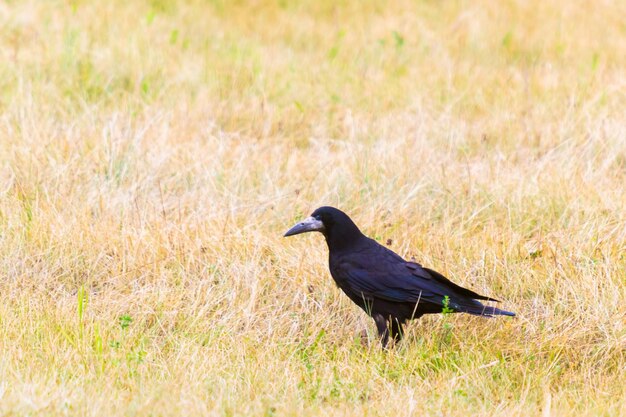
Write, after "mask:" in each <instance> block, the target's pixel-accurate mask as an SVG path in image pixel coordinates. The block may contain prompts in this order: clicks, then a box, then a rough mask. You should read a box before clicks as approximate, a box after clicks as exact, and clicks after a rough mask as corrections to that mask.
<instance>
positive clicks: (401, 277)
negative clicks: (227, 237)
mask: <svg viewBox="0 0 626 417" xmlns="http://www.w3.org/2000/svg"><path fill="white" fill-rule="evenodd" d="M305 232H320V233H322V234H323V235H324V237H325V238H326V243H327V244H328V255H329V268H330V274H331V275H332V277H333V279H334V280H335V282H336V283H337V286H339V288H341V289H342V290H343V292H344V293H346V295H347V296H348V297H350V299H351V300H352V301H353V302H354V303H355V304H356V305H358V306H359V307H361V308H362V309H363V310H364V311H365V312H366V313H367V314H368V315H370V316H371V317H372V318H373V319H374V321H375V323H376V328H377V329H378V335H379V337H380V340H381V343H382V345H383V348H386V347H387V344H388V342H389V339H390V338H391V339H393V340H394V341H396V342H397V341H399V340H400V339H401V338H402V334H403V329H402V325H403V324H405V323H406V321H407V320H412V319H417V318H419V317H421V316H422V315H424V314H435V313H441V312H442V311H443V309H444V307H447V308H448V309H450V310H452V311H453V312H462V313H468V314H473V315H477V316H485V317H492V316H496V315H505V316H515V313H511V312H509V311H504V310H500V309H499V308H496V307H489V306H485V305H484V304H482V303H481V302H480V301H478V300H485V301H496V302H497V301H498V300H495V299H493V298H490V297H486V296H484V295H480V294H477V293H475V292H474V291H471V290H468V289H466V288H463V287H460V286H458V285H456V284H455V283H453V282H452V281H450V280H449V279H448V278H446V277H444V276H443V275H441V274H440V273H438V272H436V271H433V270H432V269H428V268H424V267H423V266H421V265H420V264H418V263H415V262H409V261H405V260H404V259H402V257H400V256H399V255H398V254H396V253H395V252H393V251H391V250H390V249H387V248H386V247H384V246H382V245H380V244H379V243H378V242H376V241H375V240H373V239H370V238H368V237H367V236H365V235H364V234H363V233H361V231H360V230H359V228H358V227H357V226H356V225H355V224H354V222H353V221H352V220H351V219H350V217H348V215H347V214H345V213H344V212H342V211H341V210H339V209H336V208H334V207H320V208H318V209H317V210H315V211H314V212H313V214H311V217H308V218H307V219H305V220H303V221H302V222H300V223H298V224H296V225H295V226H294V227H292V228H291V229H289V230H288V231H287V233H285V236H293V235H297V234H300V233H305Z"/></svg>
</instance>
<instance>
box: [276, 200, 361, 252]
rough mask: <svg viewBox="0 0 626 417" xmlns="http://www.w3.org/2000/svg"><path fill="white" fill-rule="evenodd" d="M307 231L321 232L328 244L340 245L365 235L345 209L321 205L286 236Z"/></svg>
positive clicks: (288, 231)
mask: <svg viewBox="0 0 626 417" xmlns="http://www.w3.org/2000/svg"><path fill="white" fill-rule="evenodd" d="M306 232H320V233H322V234H323V235H324V236H325V237H326V241H327V242H328V246H329V247H330V246H331V244H334V245H335V246H339V245H340V244H342V243H348V242H350V241H352V240H353V239H357V238H360V237H362V236H363V234H362V233H361V231H360V230H359V228H358V227H357V226H356V225H355V224H354V222H353V221H352V220H351V219H350V217H348V215H347V214H346V213H344V212H343V211H341V210H339V209H336V208H334V207H328V206H324V207H320V208H318V209H317V210H315V211H314V212H313V213H311V216H310V217H307V218H306V219H304V220H303V221H301V222H300V223H298V224H296V225H295V226H293V227H292V228H291V229H289V230H287V233H285V237H287V236H293V235H298V234H300V233H306Z"/></svg>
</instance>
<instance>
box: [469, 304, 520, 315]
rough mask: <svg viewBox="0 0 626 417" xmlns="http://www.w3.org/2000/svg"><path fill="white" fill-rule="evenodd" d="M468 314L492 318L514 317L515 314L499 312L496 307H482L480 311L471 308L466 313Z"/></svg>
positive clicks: (504, 311)
mask: <svg viewBox="0 0 626 417" xmlns="http://www.w3.org/2000/svg"><path fill="white" fill-rule="evenodd" d="M467 313H469V314H475V315H477V316H485V317H493V316H510V317H515V313H513V312H511V311H506V310H501V309H499V308H497V307H489V306H482V309H480V310H479V309H477V308H473V309H471V310H469V311H467Z"/></svg>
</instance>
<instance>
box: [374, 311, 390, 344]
mask: <svg viewBox="0 0 626 417" xmlns="http://www.w3.org/2000/svg"><path fill="white" fill-rule="evenodd" d="M372 318H373V319H374V322H375V323H376V328H377V329H378V337H379V338H380V343H381V344H382V345H383V349H387V343H389V326H388V325H387V320H386V319H385V317H384V316H383V315H382V314H374V315H373V316H372Z"/></svg>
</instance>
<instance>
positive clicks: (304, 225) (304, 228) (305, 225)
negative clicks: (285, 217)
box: [284, 217, 324, 237]
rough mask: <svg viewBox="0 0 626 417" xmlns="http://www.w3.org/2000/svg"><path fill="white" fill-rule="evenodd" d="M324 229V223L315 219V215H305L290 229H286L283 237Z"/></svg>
mask: <svg viewBox="0 0 626 417" xmlns="http://www.w3.org/2000/svg"><path fill="white" fill-rule="evenodd" d="M322 231H324V223H322V221H321V220H317V219H316V218H315V217H307V218H306V219H304V220H303V221H301V222H300V223H298V224H296V225H295V226H294V227H292V228H291V229H289V230H287V233H285V236H284V237H287V236H293V235H299V234H300V233H306V232H322Z"/></svg>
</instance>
